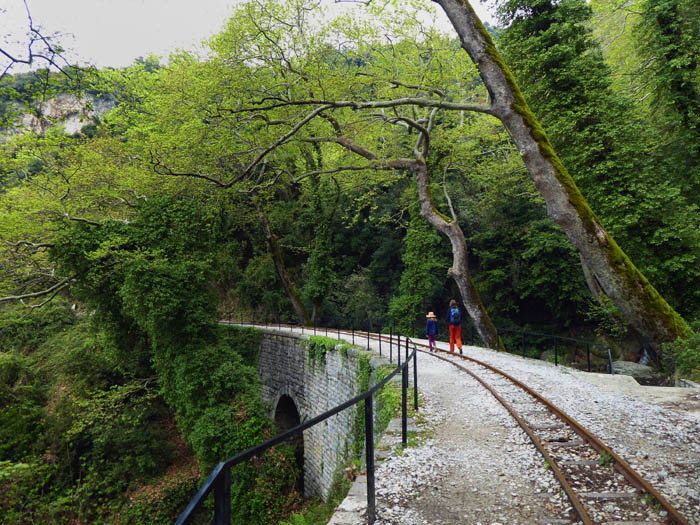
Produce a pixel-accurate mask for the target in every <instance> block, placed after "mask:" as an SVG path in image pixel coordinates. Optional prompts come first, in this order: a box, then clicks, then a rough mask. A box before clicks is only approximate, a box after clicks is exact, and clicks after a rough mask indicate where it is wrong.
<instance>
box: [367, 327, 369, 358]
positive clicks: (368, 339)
mask: <svg viewBox="0 0 700 525" xmlns="http://www.w3.org/2000/svg"><path fill="white" fill-rule="evenodd" d="M367 351H368V352H369V327H367Z"/></svg>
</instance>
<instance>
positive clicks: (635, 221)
mask: <svg viewBox="0 0 700 525" xmlns="http://www.w3.org/2000/svg"><path fill="white" fill-rule="evenodd" d="M499 3H500V11H499V13H500V16H501V18H502V20H503V21H504V22H509V23H511V22H512V23H511V24H510V26H509V27H508V28H507V29H506V30H504V31H503V33H502V34H501V35H500V37H499V44H500V46H501V48H502V49H503V53H504V56H505V58H506V60H507V62H508V64H509V66H510V67H511V69H512V70H513V73H514V75H515V76H516V77H517V78H519V79H520V80H521V82H520V84H521V85H522V86H523V93H524V95H525V96H526V97H527V99H528V100H531V101H532V102H533V104H532V106H533V111H534V112H535V114H537V115H538V117H540V120H541V122H542V124H543V126H544V128H546V129H547V132H548V135H549V136H550V137H552V144H553V146H554V147H555V148H556V150H557V151H558V152H559V153H560V155H561V160H562V162H563V164H564V165H565V166H567V168H568V170H569V172H570V173H571V174H572V176H573V178H574V179H575V181H576V184H577V185H578V186H579V187H580V188H581V192H582V193H583V195H585V197H586V199H587V201H588V202H589V203H590V204H591V207H592V208H593V209H595V211H596V215H597V216H598V218H599V219H600V220H601V221H602V223H603V224H604V225H605V226H606V228H607V229H608V230H609V232H610V234H611V235H612V236H613V237H614V238H615V239H616V240H617V241H618V242H619V244H620V245H621V246H624V248H625V252H626V253H627V254H628V255H629V256H630V258H631V259H632V260H634V261H635V263H636V265H637V266H638V267H639V268H640V270H641V271H642V272H643V273H644V275H646V276H648V277H649V279H650V280H651V282H653V283H654V285H655V286H656V287H657V288H658V289H659V290H660V292H661V293H662V294H663V295H664V296H668V297H669V298H670V301H671V304H672V305H673V306H674V307H676V308H678V309H679V311H680V312H681V313H682V314H685V315H694V313H695V311H696V310H697V309H698V308H699V307H700V303H698V298H697V294H695V292H694V290H696V289H697V285H696V283H700V273H698V272H697V271H696V270H697V268H698V265H697V261H696V260H695V258H696V256H697V254H698V253H700V237H699V236H698V234H697V232H698V224H697V217H698V214H697V211H696V205H695V204H693V199H692V195H693V193H692V192H691V191H690V189H689V187H688V186H687V185H686V183H685V182H683V181H682V180H681V178H679V177H677V176H676V175H674V174H673V171H674V170H675V169H676V168H674V167H673V166H671V165H670V164H669V162H668V161H669V160H670V159H669V158H667V157H666V154H664V153H663V150H662V149H659V135H658V133H655V132H653V130H651V128H650V127H649V125H648V122H647V121H646V119H645V120H642V118H640V117H639V116H638V115H635V114H634V113H631V111H630V109H631V107H632V101H631V100H630V99H629V98H627V97H626V96H625V95H624V94H621V93H617V92H615V91H614V90H613V89H612V87H611V72H610V70H609V68H608V66H607V65H606V64H605V62H604V60H603V55H602V53H601V50H600V47H599V46H598V44H597V42H595V41H594V40H593V38H592V34H591V29H590V19H591V9H590V7H589V6H588V5H587V4H586V3H585V2H584V1H583V0H563V1H561V2H551V1H549V0H510V1H503V2H499ZM662 62H663V61H662ZM532 78H537V79H539V80H538V82H536V83H532V82H528V79H532ZM642 152H644V153H642ZM686 178H687V177H686ZM611 258H612V259H618V258H619V254H612V255H611ZM616 264H617V263H616ZM621 264H625V266H629V263H621ZM672 268H673V269H672ZM681 269H682V270H681ZM681 275H682V278H680V279H678V277H679V276H681ZM691 283H692V284H691Z"/></svg>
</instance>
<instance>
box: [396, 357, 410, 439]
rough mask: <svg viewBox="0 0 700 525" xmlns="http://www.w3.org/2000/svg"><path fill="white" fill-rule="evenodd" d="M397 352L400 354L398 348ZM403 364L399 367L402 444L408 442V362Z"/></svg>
mask: <svg viewBox="0 0 700 525" xmlns="http://www.w3.org/2000/svg"><path fill="white" fill-rule="evenodd" d="M398 353H399V355H401V349H400V348H399V352H398ZM405 364H406V366H404V367H403V368H402V369H401V443H403V444H404V445H406V444H407V443H408V406H407V404H408V403H407V400H406V397H407V395H408V363H405Z"/></svg>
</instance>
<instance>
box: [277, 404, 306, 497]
mask: <svg viewBox="0 0 700 525" xmlns="http://www.w3.org/2000/svg"><path fill="white" fill-rule="evenodd" d="M274 420H275V423H276V424H277V427H278V429H279V431H280V432H286V431H287V430H289V429H291V428H294V427H295V426H297V425H298V424H300V423H301V415H300V414H299V409H298V408H297V404H296V403H295V402H294V399H293V398H292V396H290V395H288V394H282V395H281V396H280V397H279V399H278V400H277V405H276V407H275V414H274ZM288 443H290V444H291V445H292V446H293V447H294V458H295V460H296V465H297V468H298V469H299V475H298V476H297V482H296V488H297V490H299V492H300V493H302V494H303V493H304V433H303V432H302V433H300V434H299V435H297V436H295V437H294V438H292V439H291V440H289V441H288Z"/></svg>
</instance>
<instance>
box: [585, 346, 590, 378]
mask: <svg viewBox="0 0 700 525" xmlns="http://www.w3.org/2000/svg"><path fill="white" fill-rule="evenodd" d="M586 360H587V361H588V371H589V372H590V371H591V343H586Z"/></svg>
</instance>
